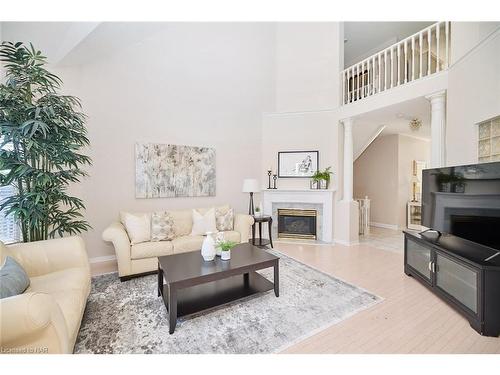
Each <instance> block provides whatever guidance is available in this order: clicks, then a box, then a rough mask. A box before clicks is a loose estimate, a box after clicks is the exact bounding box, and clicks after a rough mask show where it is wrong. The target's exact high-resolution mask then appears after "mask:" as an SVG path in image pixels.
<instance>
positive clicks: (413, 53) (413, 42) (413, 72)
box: [411, 36, 415, 81]
mask: <svg viewBox="0 0 500 375" xmlns="http://www.w3.org/2000/svg"><path fill="white" fill-rule="evenodd" d="M411 80H412V81H414V80H415V36H412V37H411Z"/></svg>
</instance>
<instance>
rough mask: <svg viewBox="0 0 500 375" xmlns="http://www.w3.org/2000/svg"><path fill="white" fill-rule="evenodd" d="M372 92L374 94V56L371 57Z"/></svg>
mask: <svg viewBox="0 0 500 375" xmlns="http://www.w3.org/2000/svg"><path fill="white" fill-rule="evenodd" d="M371 91H372V94H375V56H373V57H372V85H371Z"/></svg>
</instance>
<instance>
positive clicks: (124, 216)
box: [120, 212, 151, 244]
mask: <svg viewBox="0 0 500 375" xmlns="http://www.w3.org/2000/svg"><path fill="white" fill-rule="evenodd" d="M120 218H121V221H122V224H123V226H124V227H125V230H126V231H127V234H128V237H129V238H130V243H131V244H136V243H141V242H146V241H150V240H151V214H147V213H144V214H132V213H129V212H121V213H120Z"/></svg>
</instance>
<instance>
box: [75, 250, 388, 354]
mask: <svg viewBox="0 0 500 375" xmlns="http://www.w3.org/2000/svg"><path fill="white" fill-rule="evenodd" d="M269 252H271V253H273V254H275V255H277V256H279V257H280V296H279V297H278V298H277V297H275V295H274V292H273V291H269V292H266V293H262V294H258V295H254V296H252V297H248V298H246V299H243V300H239V301H236V302H233V303H231V304H227V305H224V306H221V307H218V308H214V309H211V310H208V311H204V312H201V313H197V314H193V315H190V316H186V317H182V318H179V320H178V323H177V327H176V329H175V332H174V334H172V335H170V334H169V333H168V319H167V311H166V308H165V306H164V304H163V300H162V299H161V297H157V278H156V276H155V275H150V276H144V277H139V278H135V279H132V280H129V281H126V282H120V280H119V279H118V275H117V274H116V273H114V274H107V275H102V276H97V277H94V278H93V279H92V290H91V293H90V297H89V300H88V302H87V308H86V310H85V314H84V317H83V321H82V325H81V328H80V332H79V334H78V338H77V341H76V345H75V350H74V351H75V353H275V352H278V351H281V350H283V349H285V348H286V347H288V346H290V345H292V344H294V343H296V342H298V341H300V340H302V339H304V338H306V337H308V336H311V335H312V334H314V333H316V332H318V331H320V330H322V329H325V328H327V327H328V326H331V325H333V324H335V323H338V322H340V321H342V320H344V319H347V318H348V317H350V316H352V315H353V314H355V313H357V312H360V311H362V310H364V309H366V308H368V307H371V306H373V305H374V304H376V303H378V302H379V301H381V298H380V297H378V296H376V295H373V294H371V293H369V292H367V291H366V290H363V289H361V288H358V287H356V286H354V285H351V284H348V283H346V282H344V281H341V280H339V279H336V278H334V277H332V276H329V275H327V274H324V273H322V272H320V271H317V270H315V269H313V268H311V267H308V266H306V265H305V264H302V263H300V262H297V261H296V260H294V259H292V258H289V257H287V256H285V255H284V254H281V253H279V252H278V251H275V250H269ZM259 272H260V273H261V274H262V275H264V276H265V277H267V278H268V279H269V280H272V278H273V270H272V268H270V269H268V270H263V271H259Z"/></svg>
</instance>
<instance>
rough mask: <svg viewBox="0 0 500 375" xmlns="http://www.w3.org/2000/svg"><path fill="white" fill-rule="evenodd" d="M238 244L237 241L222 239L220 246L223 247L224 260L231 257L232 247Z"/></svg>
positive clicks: (222, 257) (222, 255)
mask: <svg viewBox="0 0 500 375" xmlns="http://www.w3.org/2000/svg"><path fill="white" fill-rule="evenodd" d="M236 245H237V243H236V242H233V241H222V242H221V243H220V244H219V246H220V249H221V256H220V258H221V259H222V260H229V259H231V249H232V248H233V247H235V246H236Z"/></svg>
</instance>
